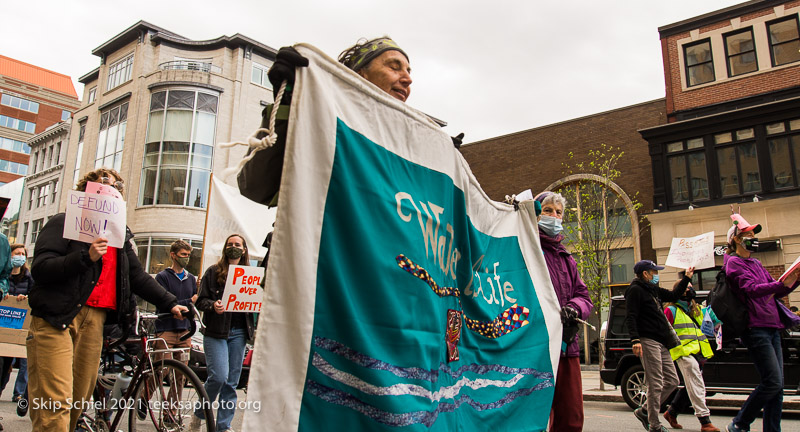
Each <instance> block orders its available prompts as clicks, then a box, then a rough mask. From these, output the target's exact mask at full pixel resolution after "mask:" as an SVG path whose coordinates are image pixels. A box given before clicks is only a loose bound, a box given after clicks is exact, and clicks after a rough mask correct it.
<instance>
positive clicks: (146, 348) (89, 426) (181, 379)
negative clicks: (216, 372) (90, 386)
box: [78, 305, 215, 432]
mask: <svg viewBox="0 0 800 432" xmlns="http://www.w3.org/2000/svg"><path fill="white" fill-rule="evenodd" d="M198 315H199V313H198V312H197V309H195V308H194V305H191V310H190V311H189V312H188V313H184V318H185V319H189V322H190V323H191V329H190V330H189V332H188V333H187V334H185V335H183V336H182V337H181V340H186V339H188V338H190V337H191V336H192V335H193V334H194V333H195V331H196V330H197V323H196V322H195V320H194V317H195V316H198ZM171 316H172V314H171V313H162V314H152V313H141V312H140V313H139V314H138V315H137V318H136V324H135V326H134V328H135V329H136V330H137V335H136V336H135V337H134V338H131V339H128V338H127V337H126V336H123V337H121V338H119V339H118V340H117V341H114V342H110V343H109V341H108V339H106V341H105V343H104V347H103V360H102V361H101V364H100V369H99V371H98V377H97V384H96V386H95V390H94V394H93V399H92V400H91V401H89V406H86V407H85V408H86V409H84V411H83V413H82V414H81V417H80V420H79V422H78V426H79V427H80V428H83V430H85V431H87V432H110V431H121V429H118V428H119V427H120V426H122V425H123V424H125V423H127V424H128V430H129V431H130V432H135V431H137V430H139V431H142V430H152V429H151V428H150V426H149V425H150V424H152V426H154V427H155V430H156V431H158V432H180V431H190V430H201V431H206V432H214V430H215V421H214V412H213V409H212V407H211V404H210V403H209V401H208V395H207V394H206V391H205V388H204V387H203V383H202V381H200V378H198V377H197V375H196V374H195V373H194V372H193V371H192V370H191V369H189V367H188V366H187V365H186V364H184V363H182V361H183V360H188V358H189V348H166V347H167V344H166V342H165V341H164V339H162V338H155V337H151V335H152V334H154V333H155V328H154V327H155V321H156V320H157V319H161V318H168V317H171ZM201 325H202V323H201ZM160 346H163V347H165V348H160ZM137 349H138V353H137V352H135V351H137ZM175 355H178V358H179V360H181V361H179V360H175V359H174V358H163V357H165V356H172V357H174V356H175ZM128 380H129V382H128ZM195 411H201V412H202V413H203V417H204V418H205V420H202V421H201V423H200V427H199V429H198V428H193V427H192V426H196V425H192V424H191V423H192V420H193V419H194V418H195Z"/></svg>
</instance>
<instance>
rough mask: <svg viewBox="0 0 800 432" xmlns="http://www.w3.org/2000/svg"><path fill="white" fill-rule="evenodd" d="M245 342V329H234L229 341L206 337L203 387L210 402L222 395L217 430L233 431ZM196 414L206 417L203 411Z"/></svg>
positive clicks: (204, 341) (204, 338)
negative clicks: (205, 370)
mask: <svg viewBox="0 0 800 432" xmlns="http://www.w3.org/2000/svg"><path fill="white" fill-rule="evenodd" d="M246 341H247V329H242V328H237V329H231V331H230V333H228V339H218V338H214V337H210V336H205V337H203V349H204V350H205V354H206V368H207V371H208V379H207V380H206V383H205V386H204V387H205V389H206V393H208V400H209V402H211V403H213V402H214V401H216V400H217V397H218V396H219V409H218V410H217V430H218V431H224V430H227V429H230V427H231V422H232V421H233V416H234V414H236V386H237V385H238V384H239V375H241V373H242V361H243V360H244V346H245V343H246ZM195 415H197V416H198V417H200V418H201V419H202V418H203V413H202V411H196V412H195Z"/></svg>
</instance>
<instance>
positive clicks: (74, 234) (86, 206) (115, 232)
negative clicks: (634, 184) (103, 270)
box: [64, 182, 126, 248]
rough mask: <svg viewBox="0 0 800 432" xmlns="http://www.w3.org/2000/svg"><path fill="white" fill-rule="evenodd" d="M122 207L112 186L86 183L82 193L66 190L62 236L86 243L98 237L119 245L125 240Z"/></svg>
mask: <svg viewBox="0 0 800 432" xmlns="http://www.w3.org/2000/svg"><path fill="white" fill-rule="evenodd" d="M125 214H126V206H125V200H123V199H122V195H120V194H119V192H117V190H116V189H114V188H113V187H110V186H107V185H103V184H100V183H94V182H89V183H87V184H86V192H79V191H69V194H68V195H67V211H66V217H65V219H64V238H68V239H70V240H78V241H82V242H86V243H91V242H93V241H94V240H95V239H96V238H98V237H104V238H106V239H108V245H109V246H112V247H115V248H121V247H122V246H123V243H124V242H125Z"/></svg>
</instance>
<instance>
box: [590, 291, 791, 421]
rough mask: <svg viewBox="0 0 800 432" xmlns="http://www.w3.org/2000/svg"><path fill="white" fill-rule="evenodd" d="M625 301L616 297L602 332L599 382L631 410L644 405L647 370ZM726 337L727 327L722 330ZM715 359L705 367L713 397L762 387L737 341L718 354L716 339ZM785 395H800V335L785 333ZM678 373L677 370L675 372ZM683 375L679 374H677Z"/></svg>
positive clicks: (702, 298)
mask: <svg viewBox="0 0 800 432" xmlns="http://www.w3.org/2000/svg"><path fill="white" fill-rule="evenodd" d="M707 297H708V291H698V292H697V301H698V302H704V301H705V300H706V298H707ZM625 313H626V308H625V297H623V296H614V297H613V298H612V299H611V305H610V308H609V312H608V316H609V318H608V321H606V322H604V323H603V325H602V327H601V330H600V341H601V346H603V354H604V356H605V360H604V361H603V365H602V368H601V369H600V378H601V379H602V380H603V382H605V383H607V384H613V385H615V386H619V387H620V389H621V390H622V398H623V399H625V402H626V403H627V404H628V405H629V406H630V407H631V408H636V407H639V406H641V405H644V403H645V399H646V391H647V386H646V385H645V381H644V369H643V368H642V363H641V361H639V358H638V357H636V356H635V355H633V349H632V348H631V340H630V335H629V334H628V327H627V326H626V325H625ZM722 332H723V335H724V334H725V326H724V324H723V327H722ZM709 341H710V342H711V348H712V349H713V350H714V357H712V358H711V359H709V360H708V361H707V362H706V364H705V366H704V367H703V379H704V380H705V383H706V391H707V392H708V394H709V395H711V394H713V393H740V394H749V393H750V392H752V391H753V389H754V388H755V387H756V386H757V385H758V383H759V376H758V371H756V368H755V366H754V365H753V361H752V360H751V359H750V356H749V355H748V354H747V348H745V347H744V345H743V344H742V343H741V342H740V341H739V340H738V339H731V340H725V341H723V346H722V349H720V350H719V351H717V346H716V345H717V344H716V342H715V341H714V340H713V338H711V339H709ZM782 346H783V371H784V394H786V395H797V394H800V332H790V331H785V332H783V337H782ZM676 369H677V368H676ZM678 374H679V375H680V371H678Z"/></svg>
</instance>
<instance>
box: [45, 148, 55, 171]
mask: <svg viewBox="0 0 800 432" xmlns="http://www.w3.org/2000/svg"><path fill="white" fill-rule="evenodd" d="M47 151H48V152H49V153H50V157H49V158H47V166H46V167H47V168H50V167H52V166H53V159H55V155H54V153H55V147H53V146H50V147H48V148H47Z"/></svg>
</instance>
